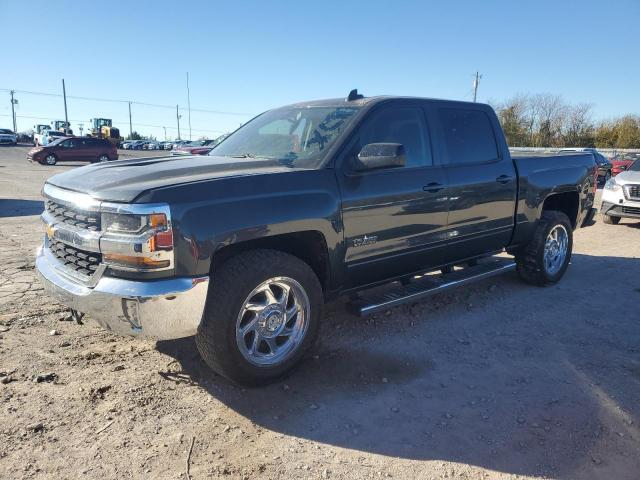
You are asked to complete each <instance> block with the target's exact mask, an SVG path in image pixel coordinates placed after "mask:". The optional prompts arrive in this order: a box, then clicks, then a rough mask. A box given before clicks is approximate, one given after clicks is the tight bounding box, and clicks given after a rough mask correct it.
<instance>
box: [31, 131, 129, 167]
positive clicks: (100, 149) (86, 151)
mask: <svg viewBox="0 0 640 480" xmlns="http://www.w3.org/2000/svg"><path fill="white" fill-rule="evenodd" d="M27 159H28V160H30V161H34V162H38V163H40V164H42V165H55V164H56V163H58V162H76V161H78V162H92V163H94V162H107V161H109V160H117V159H118V150H117V149H116V147H115V145H113V144H112V143H111V142H110V141H109V140H107V139H104V138H91V137H70V138H69V137H63V138H60V139H58V140H55V141H53V142H52V143H50V144H48V145H45V146H42V147H34V148H32V149H31V150H30V151H29V153H27Z"/></svg>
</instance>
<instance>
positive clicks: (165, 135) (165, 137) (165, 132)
mask: <svg viewBox="0 0 640 480" xmlns="http://www.w3.org/2000/svg"><path fill="white" fill-rule="evenodd" d="M162 128H164V141H165V142H166V141H167V127H162Z"/></svg>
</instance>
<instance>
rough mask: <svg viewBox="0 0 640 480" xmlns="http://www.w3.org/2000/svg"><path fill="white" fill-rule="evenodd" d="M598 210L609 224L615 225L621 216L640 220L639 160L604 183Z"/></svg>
mask: <svg viewBox="0 0 640 480" xmlns="http://www.w3.org/2000/svg"><path fill="white" fill-rule="evenodd" d="M600 211H601V212H602V220H603V221H604V223H607V224H609V225H617V224H618V223H620V219H621V218H635V219H638V220H640V160H636V161H634V162H633V163H632V164H631V165H630V166H629V168H627V170H626V171H624V172H621V173H619V174H618V175H616V176H615V177H613V178H612V179H610V180H609V181H608V182H607V183H606V184H605V186H604V190H603V191H602V206H601V208H600Z"/></svg>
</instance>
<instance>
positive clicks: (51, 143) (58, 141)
mask: <svg viewBox="0 0 640 480" xmlns="http://www.w3.org/2000/svg"><path fill="white" fill-rule="evenodd" d="M66 139H67V138H66V137H56V138H55V140H51V141H50V142H49V146H51V147H53V146H55V145H60V144H61V143H62V142H63V141H65V140H66Z"/></svg>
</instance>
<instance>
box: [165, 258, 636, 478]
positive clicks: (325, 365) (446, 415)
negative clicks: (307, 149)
mask: <svg viewBox="0 0 640 480" xmlns="http://www.w3.org/2000/svg"><path fill="white" fill-rule="evenodd" d="M572 263H573V264H572V266H571V268H570V269H569V271H568V273H567V275H566V277H565V278H564V279H563V281H562V282H561V283H560V284H558V285H556V286H554V287H550V288H544V289H540V288H535V287H530V286H527V285H524V284H522V283H521V282H520V281H519V280H518V279H517V276H516V275H515V274H512V275H511V274H510V275H505V276H503V277H498V278H494V279H490V280H488V281H485V282H482V283H478V284H476V285H473V286H471V287H469V288H465V289H462V290H458V291H457V292H453V293H450V294H442V295H438V296H434V297H431V298H430V299H428V300H425V301H424V302H421V303H419V304H414V305H410V306H403V307H398V308H395V309H393V310H391V311H390V312H389V313H388V314H386V315H381V316H379V317H378V318H373V319H369V320H364V319H359V318H356V317H352V316H350V315H349V314H348V313H347V312H346V310H345V308H344V305H343V303H341V302H336V303H333V304H331V305H329V306H328V312H327V313H326V315H325V318H324V324H323V330H322V332H321V335H320V337H321V338H320V342H319V344H318V345H317V346H316V348H315V349H314V351H313V352H312V353H311V355H309V357H308V358H307V359H306V360H305V361H303V362H302V364H301V365H300V366H299V368H298V369H296V371H295V372H293V373H292V374H291V375H290V376H289V378H286V379H284V380H283V381H281V382H278V383H276V384H274V385H270V386H267V387H264V388H256V389H251V388H247V389H245V388H241V387H238V386H235V385H232V384H230V383H229V382H227V381H226V380H224V379H223V378H221V377H219V376H217V375H216V374H214V373H212V372H211V371H210V370H209V369H208V368H207V366H206V365H205V364H204V363H203V362H202V361H201V360H200V357H199V356H198V354H197V351H196V347H195V342H194V340H193V338H187V339H181V340H176V341H164V342H158V343H157V348H158V350H160V351H161V352H163V353H165V354H167V355H170V356H172V357H173V358H175V359H176V360H177V362H179V364H180V366H181V369H182V370H181V371H180V372H178V373H174V372H162V373H161V375H163V376H164V377H165V378H167V379H171V380H174V381H178V382H182V381H189V382H195V383H196V384H198V385H199V386H201V387H202V388H204V389H206V390H207V391H208V392H209V393H210V394H211V395H212V396H213V397H215V398H216V399H217V400H219V401H220V402H222V403H223V404H225V405H226V406H228V407H229V408H231V409H233V410H234V411H236V412H238V413H239V414H241V415H243V416H244V417H246V418H248V419H250V420H251V421H252V422H254V423H255V424H257V425H259V426H261V427H263V428H267V429H270V430H273V431H276V432H279V433H283V434H286V435H290V436H294V437H299V438H304V439H308V440H312V441H315V442H320V443H325V444H328V445H334V446H339V447H343V448H347V449H353V450H359V451H362V452H367V453H372V454H380V455H386V456H392V457H398V458H401V459H413V460H446V461H451V462H458V463H462V464H467V465H475V466H480V467H483V468H486V469H490V470H494V471H499V472H506V473H510V474H518V475H532V476H554V477H560V478H576V477H581V476H583V475H584V474H585V472H586V471H591V470H592V469H596V470H594V472H595V475H596V476H601V477H602V476H604V477H607V474H606V473H605V472H606V471H607V468H608V467H611V468H614V469H615V468H617V470H616V471H617V472H618V473H620V471H623V472H624V471H625V470H624V469H622V470H620V465H619V463H620V462H622V463H623V464H624V462H627V464H626V465H635V466H636V468H637V466H638V465H637V462H638V459H637V458H636V459H633V458H625V457H622V456H620V453H619V452H623V451H626V452H629V451H631V452H632V451H638V448H639V444H638V438H639V434H640V431H639V429H638V419H639V418H640V405H639V403H638V402H637V399H638V398H640V324H639V323H638V322H637V319H638V317H637V307H633V302H624V304H615V303H614V304H608V303H606V302H603V301H602V297H601V285H606V284H608V282H609V281H613V280H614V279H615V284H616V285H618V286H619V289H618V290H617V295H622V296H628V297H629V298H636V299H637V301H640V288H638V287H640V281H639V280H638V278H640V262H638V260H637V259H632V258H616V257H594V256H587V255H579V254H574V256H573V261H572ZM585 278H592V279H595V278H598V282H597V283H596V282H585ZM532 289H533V291H532ZM637 304H638V302H636V303H635V305H636V306H637ZM632 307H633V308H632ZM634 318H635V321H634V320H633V319H634ZM634 462H635V463H634ZM616 463H618V464H617V465H616ZM598 469H599V470H598ZM598 471H600V473H598ZM594 472H591V473H594ZM636 472H637V470H636ZM633 474H634V473H633V471H632V470H630V471H628V475H629V478H631V477H633ZM617 478H621V477H620V476H619V475H618V477H617Z"/></svg>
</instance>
